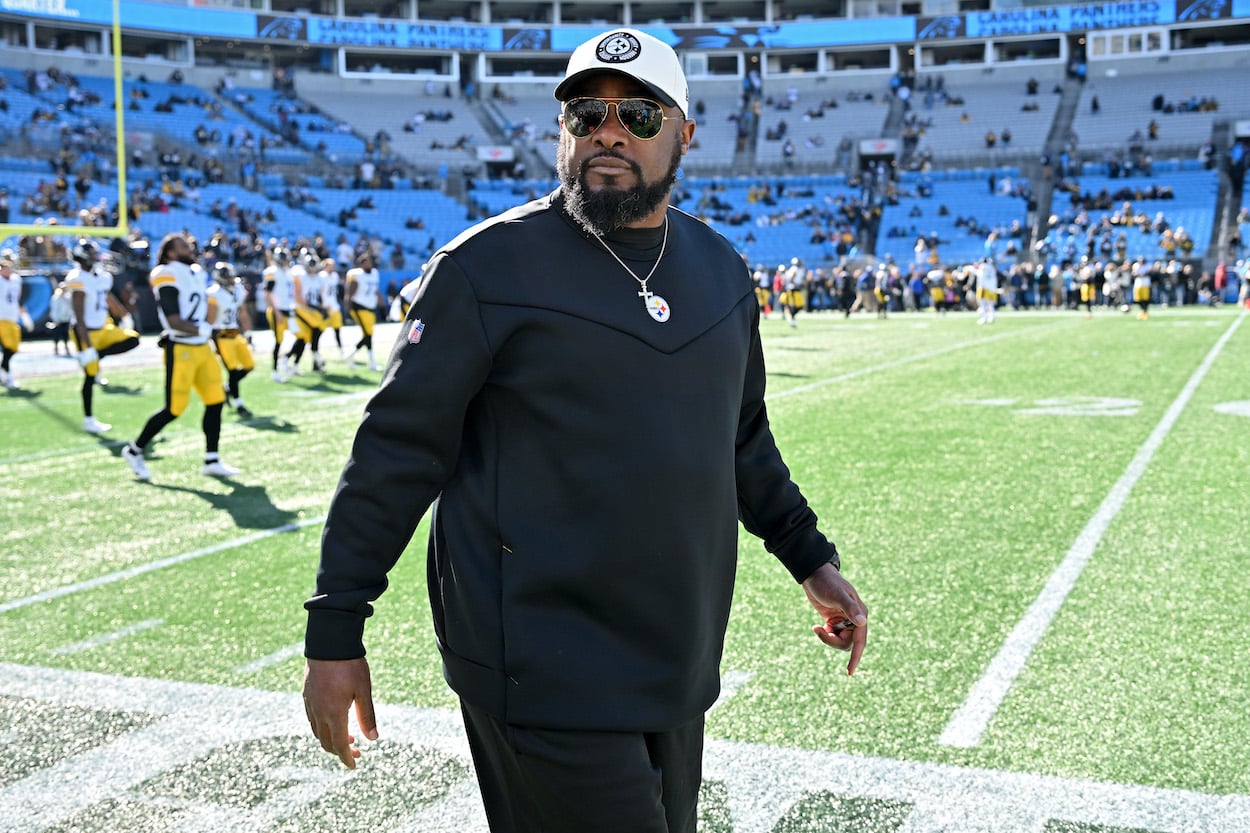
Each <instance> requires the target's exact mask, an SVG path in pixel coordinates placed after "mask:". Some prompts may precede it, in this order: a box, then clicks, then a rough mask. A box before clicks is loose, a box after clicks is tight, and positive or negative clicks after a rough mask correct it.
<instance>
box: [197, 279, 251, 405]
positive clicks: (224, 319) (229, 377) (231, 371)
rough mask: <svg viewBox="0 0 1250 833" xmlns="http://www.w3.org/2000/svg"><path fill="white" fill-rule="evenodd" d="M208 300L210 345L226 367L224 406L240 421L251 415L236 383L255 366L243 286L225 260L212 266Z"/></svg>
mask: <svg viewBox="0 0 1250 833" xmlns="http://www.w3.org/2000/svg"><path fill="white" fill-rule="evenodd" d="M208 294H209V297H210V298H211V299H212V300H213V301H215V302H216V305H217V317H216V319H214V321H213V344H214V345H215V346H216V347H217V355H218V356H220V357H221V363H222V364H223V365H224V366H225V368H226V404H227V405H229V406H230V407H231V408H234V412H235V413H236V414H238V415H239V416H241V417H243V418H244V419H251V417H252V412H251V410H249V409H248V407H247V406H246V405H244V404H243V396H242V394H240V393H239V383H240V382H242V381H243V377H244V376H246V375H247V374H249V373H251V372H252V370H253V369H255V367H256V360H255V359H253V358H252V346H251V339H252V317H251V313H249V312H248V309H247V287H245V286H244V285H243V281H242V280H241V279H240V278H239V277H238V276H237V275H236V274H235V273H234V267H233V266H231V265H230V264H229V263H226V262H225V261H219V262H218V263H216V264H215V265H214V266H213V283H212V284H211V285H210V286H209V287H208Z"/></svg>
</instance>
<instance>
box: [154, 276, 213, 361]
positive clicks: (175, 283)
mask: <svg viewBox="0 0 1250 833" xmlns="http://www.w3.org/2000/svg"><path fill="white" fill-rule="evenodd" d="M205 277H206V276H205V274H204V270H203V269H202V268H200V267H199V266H198V265H195V266H188V265H187V264H185V263H179V262H178V261H174V262H172V263H163V264H161V265H160V266H157V267H156V268H155V269H153V270H152V274H151V277H149V278H148V283H149V284H151V286H152V293H153V294H154V295H156V299H157V300H156V314H157V316H159V317H160V319H161V327H162V328H164V330H165V333H166V334H167V335H168V336H169V337H170V338H171V339H173V340H174V341H176V342H178V343H180V344H206V343H207V342H208V337H207V336H201V335H199V334H198V333H194V334H193V333H184V332H182V331H181V330H175V329H172V328H171V327H170V326H169V320H168V319H167V318H166V317H165V310H164V309H163V308H162V307H161V303H160V297H161V290H163V289H169V288H172V289H173V290H174V291H176V292H177V293H178V315H179V316H181V317H182V320H183V321H186V322H187V323H189V324H194V325H199V324H203V323H205V322H206V321H208V286H207V283H206V281H205Z"/></svg>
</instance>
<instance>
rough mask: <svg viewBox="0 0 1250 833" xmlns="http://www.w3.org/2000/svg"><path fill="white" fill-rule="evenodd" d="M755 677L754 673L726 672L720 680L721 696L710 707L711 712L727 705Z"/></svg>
mask: <svg viewBox="0 0 1250 833" xmlns="http://www.w3.org/2000/svg"><path fill="white" fill-rule="evenodd" d="M754 677H755V672H754V671H726V672H725V673H724V674H723V675H722V676H721V679H720V695H719V696H718V697H717V698H716V702H715V703H713V704H712V705H711V706H709V707H708V711H709V712H711V711H713V710H714V709H716V708H717V707H718V706H723V705H725V703H726V702H727V701H728V700H729V699H730V698H731V697H733V696H734V695H735V694H737V693H738V692H739V691H741V690H742V687H743V686H744V685H746V684H747V683H749V682H751V680H752V679H754Z"/></svg>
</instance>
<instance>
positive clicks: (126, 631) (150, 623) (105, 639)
mask: <svg viewBox="0 0 1250 833" xmlns="http://www.w3.org/2000/svg"><path fill="white" fill-rule="evenodd" d="M163 624H165V620H164V619H144V620H143V621H142V622H135V623H134V624H133V625H127V626H126V627H124V628H120V629H118V630H115V631H112V632H111V633H101V634H97V635H95V636H93V637H91V638H90V639H84V640H83V641H81V642H71V643H70V644H69V645H62V646H61V647H60V648H56V649H54V650H53V651H52V653H53V654H55V655H58V656H61V655H65V654H81V653H84V652H86V651H90V650H93V649H95V648H99V647H102V646H104V645H107V644H109V643H110V642H116V641H117V640H119V639H125V638H126V637H128V636H134V635H135V634H136V633H143V632H144V631H148V630H151V629H152V628H159V627H160V626H161V625H163Z"/></svg>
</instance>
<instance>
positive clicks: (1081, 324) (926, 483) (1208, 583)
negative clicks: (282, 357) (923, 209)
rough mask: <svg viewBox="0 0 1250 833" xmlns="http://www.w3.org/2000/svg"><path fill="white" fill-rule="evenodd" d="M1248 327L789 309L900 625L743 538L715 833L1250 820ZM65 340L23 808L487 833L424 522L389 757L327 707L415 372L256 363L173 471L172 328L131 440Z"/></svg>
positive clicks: (10, 603)
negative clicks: (136, 468)
mask: <svg viewBox="0 0 1250 833" xmlns="http://www.w3.org/2000/svg"><path fill="white" fill-rule="evenodd" d="M1247 315H1248V313H1246V312H1244V311H1241V310H1235V309H1232V308H1222V309H1215V310H1211V309H1206V308H1192V309H1191V308H1183V309H1176V308H1173V309H1160V310H1157V311H1154V312H1152V315H1151V318H1150V320H1149V321H1139V320H1137V319H1136V318H1135V317H1134V316H1133V315H1122V314H1120V313H1118V312H1105V311H1104V312H1100V313H1098V314H1095V315H1094V317H1093V318H1092V319H1085V318H1084V317H1083V316H1082V315H1081V314H1080V313H1075V312H1015V313H1013V312H1010V311H1008V312H1004V313H1000V317H999V320H998V322H997V323H995V324H993V325H992V326H986V327H979V326H977V325H976V318H975V315H974V314H971V313H958V314H952V315H949V316H942V317H937V316H934V315H932V314H931V313H929V314H917V313H913V314H898V315H893V316H891V317H890V318H889V319H888V320H878V319H875V318H872V317H859V316H857V317H854V318H851V319H844V318H843V317H842V316H841V315H840V314H837V315H821V316H811V315H808V316H801V317H800V319H799V322H798V327H797V328H790V327H789V326H787V325H786V323H785V322H783V321H781V320H779V319H773V320H766V321H764V322H763V330H764V338H765V350H766V358H767V362H768V369H769V393H768V408H769V415H770V419H771V421H772V425H773V430H774V432H775V434H776V435H777V438H778V442H779V444H780V446H781V449H782V453H783V455H784V456H785V458H786V460H787V462H788V464H789V466H790V468H791V469H792V471H793V473H794V477H795V480H796V481H797V482H798V483H799V484H800V486H801V487H802V489H803V492H804V494H805V495H806V496H807V498H808V500H809V502H810V503H811V504H812V505H813V507H814V508H815V510H816V512H817V514H818V515H819V516H820V517H821V519H822V526H823V527H824V528H825V530H826V531H827V532H828V533H829V534H830V535H831V537H833V538H834V539H835V540H836V541H837V542H838V546H839V549H840V550H841V552H842V558H843V569H844V571H845V572H846V574H847V575H848V577H849V578H850V579H851V580H852V581H853V582H854V583H855V586H856V588H857V589H858V590H859V591H860V593H861V595H862V596H863V597H864V599H865V600H866V602H867V604H868V605H869V608H870V613H871V620H870V621H871V624H870V631H869V633H870V636H869V645H868V650H867V651H866V653H865V655H864V659H863V662H862V664H861V665H860V668H859V671H858V673H857V674H856V675H855V676H854V677H847V676H846V673H845V663H846V655H845V654H841V653H837V652H832V651H830V650H829V649H827V648H825V647H824V646H822V645H821V644H820V643H819V642H817V640H816V639H815V638H814V637H813V636H812V634H811V630H810V627H811V625H812V624H814V616H813V613H812V611H811V608H810V607H809V606H808V605H807V603H806V601H805V600H804V598H803V593H802V591H801V589H800V588H799V587H798V586H797V585H795V584H794V582H793V581H792V580H790V579H789V577H788V574H787V573H786V572H785V570H784V569H783V568H782V567H781V565H780V564H779V563H777V562H776V561H775V560H774V559H772V557H771V556H769V555H768V554H767V552H765V551H764V549H763V546H762V545H761V543H760V542H759V541H758V540H756V539H753V538H750V537H748V536H746V535H745V534H744V535H743V536H742V538H741V540H740V544H739V581H738V587H737V594H736V598H735V603H734V609H733V615H732V617H731V621H730V629H729V633H728V637H727V642H726V650H725V656H724V661H723V664H722V678H723V693H722V696H721V699H720V700H719V701H718V702H717V704H716V705H715V706H714V707H713V709H712V711H711V712H710V714H709V716H708V724H707V725H708V731H707V738H708V740H707V748H706V755H705V781H704V786H703V797H702V802H701V808H700V830H701V831H702V833H1247V831H1250V615H1248V614H1250V603H1248V601H1247V598H1248V595H1250V594H1248V592H1247V591H1248V590H1250V580H1248V579H1247V576H1246V573H1247V570H1248V569H1250V497H1248V495H1250V323H1247V322H1246V320H1245V319H1246V317H1247ZM396 331H397V325H386V326H385V327H384V328H382V336H381V338H379V343H385V344H389V343H390V342H391V341H392V340H393V338H394V334H395V332H396ZM355 340H356V333H355V332H354V331H353V330H345V331H344V341H345V342H347V344H348V345H349V346H350V345H351V344H354V343H355ZM50 352H51V348H50V346H48V344H47V342H42V343H33V344H26V345H24V346H23V353H21V354H19V356H18V358H17V359H16V360H15V365H14V366H15V369H16V371H17V375H18V378H19V379H20V380H21V382H22V384H23V389H22V390H20V391H12V392H7V393H6V392H0V744H2V747H3V754H2V755H0V831H4V833H139V831H142V833H209V832H210V831H213V832H214V833H217V832H218V831H230V833H236V832H246V833H253V832H254V833H270V832H271V831H273V832H274V833H277V832H278V831H282V833H303V832H305V831H306V832H307V833H321V832H322V831H328V830H333V831H339V832H340V833H375V832H376V833H444V832H445V833H484V831H485V830H486V827H485V819H484V816H483V814H482V811H481V808H480V806H479V803H478V798H477V794H476V785H475V782H474V780H473V777H472V770H471V766H470V764H469V760H468V753H467V746H466V744H465V742H464V738H463V734H462V731H461V729H460V725H459V716H458V712H457V711H456V700H455V698H454V697H453V696H452V694H451V693H450V692H449V691H448V689H447V688H446V686H445V684H444V683H443V681H442V677H441V674H440V668H439V661H438V658H437V652H436V650H435V648H434V645H433V636H432V628H431V626H430V622H429V611H428V606H427V603H426V598H425V562H424V553H425V535H426V525H425V523H423V524H422V526H421V527H420V528H419V529H418V531H417V534H416V536H415V537H414V539H413V542H412V544H411V545H410V547H409V550H408V553H407V555H406V556H405V557H404V558H403V559H401V560H400V562H399V565H398V566H397V567H396V569H395V570H394V571H393V573H392V576H391V588H390V590H389V591H388V592H387V593H386V594H385V595H384V596H383V597H382V599H381V600H380V601H379V602H378V604H377V605H376V607H377V613H376V615H375V616H374V618H373V619H371V620H370V622H369V626H368V628H367V629H366V634H365V636H366V644H367V645H368V647H369V659H370V664H371V667H372V669H373V675H374V686H375V688H374V698H375V701H376V702H377V704H378V721H379V731H380V733H381V740H379V741H378V742H376V743H372V744H366V745H365V746H364V747H363V748H364V754H363V757H362V759H361V764H360V766H359V768H358V769H357V770H356V771H354V772H349V771H348V770H346V769H344V768H342V766H341V765H340V764H339V763H338V762H337V760H336V759H334V758H331V757H330V756H329V755H327V754H326V753H324V752H322V751H321V749H320V747H319V746H318V745H317V744H316V742H315V741H314V740H313V739H312V737H311V735H310V733H309V731H308V726H307V722H306V721H305V719H304V715H303V706H302V703H301V701H300V698H299V694H298V692H299V685H300V677H301V674H302V670H303V661H302V658H301V640H302V635H303V626H304V616H303V610H302V607H301V604H302V602H303V601H304V599H305V598H306V597H307V596H308V595H309V593H310V591H311V589H312V584H313V577H314V572H315V569H316V563H317V546H318V541H319V536H320V531H321V522H322V520H323V518H324V514H325V512H326V509H327V504H328V501H329V499H330V496H331V493H332V491H333V489H334V486H335V484H336V482H337V479H338V474H339V471H340V469H341V467H342V464H343V462H344V461H345V459H346V457H347V454H348V451H349V448H350V443H351V439H352V435H353V432H354V429H355V426H356V424H357V422H358V421H359V418H360V415H361V413H362V411H363V409H364V407H365V405H366V403H367V401H368V397H369V396H370V394H371V392H372V391H373V390H374V389H375V388H376V386H377V383H378V381H379V379H380V374H379V373H373V372H369V371H366V370H361V369H357V370H350V369H348V367H347V366H346V365H345V364H344V363H343V362H341V361H339V360H338V359H337V357H335V356H334V353H333V351H331V352H330V353H329V354H328V355H330V356H331V358H330V362H329V370H328V372H327V373H326V374H324V375H317V374H312V373H311V372H310V373H309V375H307V376H304V377H299V378H295V379H292V380H291V381H290V382H289V383H288V384H285V385H278V384H275V383H273V382H272V381H271V380H270V379H269V378H268V373H267V372H266V369H267V367H268V356H267V354H266V353H265V352H264V351H263V350H258V355H257V361H258V365H259V366H260V367H259V369H258V370H257V372H256V373H254V374H253V376H252V377H249V378H248V379H246V380H245V381H244V392H245V398H246V401H247V404H248V406H249V407H250V408H251V409H252V410H253V411H254V412H255V414H256V416H255V417H254V418H252V419H250V420H240V419H238V418H237V417H236V416H235V415H233V414H231V413H227V414H226V418H225V427H224V429H223V433H222V443H221V450H222V456H223V458H224V459H225V460H227V461H228V462H230V463H232V464H234V465H236V466H239V467H240V468H242V469H243V473H242V474H241V475H240V476H239V477H237V478H235V479H233V480H216V479H212V478H206V477H203V476H202V475H201V474H200V463H201V453H202V451H203V438H202V434H201V433H200V416H201V414H202V408H201V406H200V405H199V403H198V400H197V401H193V404H192V406H191V408H190V410H189V411H188V412H187V413H185V414H184V415H183V416H182V417H181V418H180V419H178V420H177V421H175V422H174V423H172V424H171V425H170V426H169V427H168V428H166V429H165V431H164V432H163V434H162V435H161V437H160V438H159V439H158V440H157V442H155V443H154V444H153V446H152V447H151V448H149V454H148V464H149V468H150V469H151V471H152V481H151V482H149V483H141V482H137V481H135V480H134V478H133V476H132V474H131V472H130V470H129V469H128V467H127V465H126V463H125V462H124V461H123V460H122V458H121V457H120V456H119V453H120V448H121V446H122V444H123V442H124V441H125V440H128V439H131V438H133V437H134V436H135V435H136V434H137V433H138V431H139V429H140V427H141V426H142V424H143V421H144V420H145V419H146V417H147V416H148V415H149V414H150V413H151V412H152V411H154V410H156V409H157V408H159V407H160V405H161V397H162V383H163V373H162V371H161V370H160V368H159V367H158V366H157V356H158V350H157V348H156V346H155V339H154V338H152V337H150V336H149V337H145V338H144V340H143V344H142V345H141V346H140V347H139V348H138V349H137V350H136V351H134V352H133V353H131V354H127V356H126V357H118V358H117V359H107V358H106V359H105V360H104V362H103V368H104V372H105V374H106V375H107V376H108V378H109V380H110V384H109V385H108V387H107V388H104V389H101V390H99V391H97V393H96V395H95V410H96V415H97V416H98V417H99V418H100V419H101V420H104V421H106V422H109V423H112V424H113V426H114V428H113V430H112V431H110V432H109V433H108V434H106V435H103V436H100V437H95V436H91V435H88V434H85V433H83V432H82V431H81V430H80V424H81V420H82V411H81V405H80V401H79V387H80V382H81V375H80V374H79V373H78V372H77V365H76V364H75V363H74V362H73V361H72V360H70V359H64V358H62V359H53V358H51V356H50V355H49V354H50ZM639 395H640V396H646V395H647V393H646V391H640V392H639ZM587 833H593V831H587Z"/></svg>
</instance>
